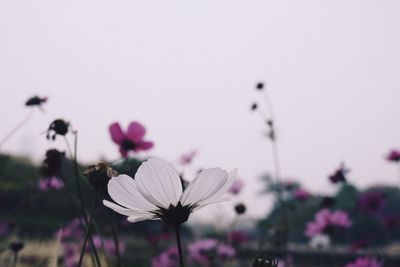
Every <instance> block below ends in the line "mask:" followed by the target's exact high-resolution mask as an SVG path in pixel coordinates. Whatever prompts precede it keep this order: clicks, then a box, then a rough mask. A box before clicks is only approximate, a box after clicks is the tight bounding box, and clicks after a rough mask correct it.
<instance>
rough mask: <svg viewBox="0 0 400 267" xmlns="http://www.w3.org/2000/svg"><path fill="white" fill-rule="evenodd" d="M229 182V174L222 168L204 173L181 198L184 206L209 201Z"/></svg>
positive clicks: (190, 185) (189, 186)
mask: <svg viewBox="0 0 400 267" xmlns="http://www.w3.org/2000/svg"><path fill="white" fill-rule="evenodd" d="M227 181H228V174H227V172H226V171H224V170H222V169H220V168H211V169H206V170H204V171H202V172H201V173H200V174H199V175H198V176H197V177H196V178H195V179H194V180H193V181H192V182H191V183H190V184H189V185H188V187H187V188H186V189H185V191H184V192H183V194H182V196H181V198H180V201H181V203H182V206H186V205H190V204H192V205H193V204H197V203H199V202H201V201H204V200H207V199H208V198H210V197H212V196H213V195H214V194H215V193H216V192H218V191H219V190H220V189H221V188H222V187H223V186H224V185H225V183H226V182H227Z"/></svg>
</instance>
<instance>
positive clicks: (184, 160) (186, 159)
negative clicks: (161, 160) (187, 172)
mask: <svg viewBox="0 0 400 267" xmlns="http://www.w3.org/2000/svg"><path fill="white" fill-rule="evenodd" d="M196 155H197V151H196V150H193V151H191V152H189V153H187V154H183V155H181V157H180V158H179V164H181V165H189V164H191V163H192V161H193V158H194V157H195V156H196Z"/></svg>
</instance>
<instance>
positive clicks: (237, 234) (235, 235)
mask: <svg viewBox="0 0 400 267" xmlns="http://www.w3.org/2000/svg"><path fill="white" fill-rule="evenodd" d="M226 239H227V241H228V243H230V244H232V245H240V244H242V243H244V242H246V241H249V236H248V235H247V233H245V232H243V231H233V232H230V233H228V234H227V236H226Z"/></svg>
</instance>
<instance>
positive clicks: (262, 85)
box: [256, 82, 264, 91]
mask: <svg viewBox="0 0 400 267" xmlns="http://www.w3.org/2000/svg"><path fill="white" fill-rule="evenodd" d="M256 89H257V90H260V91H261V90H262V89H264V83H263V82H259V83H257V84H256Z"/></svg>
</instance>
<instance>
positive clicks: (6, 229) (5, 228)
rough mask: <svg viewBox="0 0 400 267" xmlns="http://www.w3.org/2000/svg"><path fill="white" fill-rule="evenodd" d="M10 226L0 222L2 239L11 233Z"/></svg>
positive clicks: (0, 236)
mask: <svg viewBox="0 0 400 267" xmlns="http://www.w3.org/2000/svg"><path fill="white" fill-rule="evenodd" d="M9 230H10V229H9V226H8V224H7V223H3V222H0V238H2V237H3V236H5V235H6V234H7V233H8V232H9Z"/></svg>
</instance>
